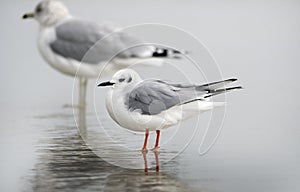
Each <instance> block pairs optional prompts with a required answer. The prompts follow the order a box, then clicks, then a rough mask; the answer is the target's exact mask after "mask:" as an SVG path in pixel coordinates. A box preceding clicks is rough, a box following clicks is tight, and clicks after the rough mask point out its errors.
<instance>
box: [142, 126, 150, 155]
mask: <svg viewBox="0 0 300 192" xmlns="http://www.w3.org/2000/svg"><path fill="white" fill-rule="evenodd" d="M148 137H149V130H148V129H146V133H145V140H144V145H143V148H142V150H141V151H142V152H145V151H147V143H148Z"/></svg>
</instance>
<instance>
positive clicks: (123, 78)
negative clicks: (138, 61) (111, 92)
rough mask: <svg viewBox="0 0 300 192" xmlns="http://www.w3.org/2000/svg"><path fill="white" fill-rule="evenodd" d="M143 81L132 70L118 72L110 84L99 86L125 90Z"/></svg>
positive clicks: (104, 83) (105, 83)
mask: <svg viewBox="0 0 300 192" xmlns="http://www.w3.org/2000/svg"><path fill="white" fill-rule="evenodd" d="M141 80H142V79H141V77H140V76H139V74H138V73H137V72H135V71H134V70H132V69H122V70H120V71H118V72H116V73H115V74H114V75H113V77H112V79H111V80H110V81H108V82H103V83H100V84H99V85H98V86H101V87H103V86H111V87H112V88H113V89H120V88H122V89H124V88H126V89H127V88H128V89H130V88H131V87H133V86H135V85H136V84H137V83H138V82H140V81H141Z"/></svg>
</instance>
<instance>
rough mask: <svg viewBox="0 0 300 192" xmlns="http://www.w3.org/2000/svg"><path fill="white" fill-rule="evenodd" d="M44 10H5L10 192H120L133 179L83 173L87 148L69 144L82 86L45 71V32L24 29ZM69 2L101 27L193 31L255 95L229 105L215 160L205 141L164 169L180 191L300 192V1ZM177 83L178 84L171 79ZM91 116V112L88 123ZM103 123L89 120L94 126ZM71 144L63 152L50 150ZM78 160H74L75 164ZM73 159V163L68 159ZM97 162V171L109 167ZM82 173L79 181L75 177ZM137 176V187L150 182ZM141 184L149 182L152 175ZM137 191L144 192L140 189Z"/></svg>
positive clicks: (5, 165)
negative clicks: (41, 38) (41, 47)
mask: <svg viewBox="0 0 300 192" xmlns="http://www.w3.org/2000/svg"><path fill="white" fill-rule="evenodd" d="M37 2H38V1H21V0H9V1H8V0H4V1H1V6H0V9H1V11H0V15H1V18H2V19H1V21H0V22H1V25H2V28H1V37H0V38H1V45H0V50H1V66H2V69H1V72H0V73H1V76H0V78H1V79H0V84H1V88H2V89H1V96H0V104H1V110H0V113H1V116H0V117H1V128H0V136H1V139H0V151H1V160H0V162H1V163H0V190H1V191H22V190H23V191H24V190H25V191H34V190H37V189H42V188H39V187H41V186H42V187H45V185H47V186H48V187H49V186H51V185H52V186H53V184H54V183H57V181H58V180H57V179H61V180H60V181H61V183H58V184H61V185H59V186H56V187H58V188H59V189H61V190H63V189H64V190H65V191H72V190H73V189H74V188H72V187H71V186H72V185H73V184H74V181H75V183H76V182H79V181H80V182H81V184H84V183H87V185H82V186H83V188H82V189H81V190H82V191H83V190H86V191H96V190H99V189H101V190H109V189H111V191H113V189H112V187H111V186H113V185H115V181H116V180H118V179H121V178H124V173H125V175H126V174H127V173H126V169H120V170H119V168H118V167H117V168H112V171H110V170H109V169H101V168H99V170H98V169H96V170H95V172H92V173H91V172H90V171H91V169H93V167H92V168H91V169H89V167H91V165H94V164H90V163H88V165H82V164H80V163H79V164H78V161H77V160H78V158H79V161H80V162H84V159H85V157H84V155H85V154H86V153H85V152H82V151H81V150H76V149H78V147H79V148H82V147H83V145H84V144H78V142H76V143H77V144H73V145H72V144H71V143H72V142H65V140H66V139H65V138H68V137H69V136H68V134H70V132H68V131H66V132H64V130H68V129H71V130H75V133H74V135H75V136H74V137H77V136H78V135H77V133H76V126H75V122H74V119H73V112H72V111H71V110H70V109H62V108H61V104H63V103H70V102H71V100H72V89H73V79H72V78H66V77H65V76H63V75H61V74H59V73H57V72H56V71H55V70H52V69H51V68H50V67H49V66H48V65H46V64H45V61H44V60H43V59H42V58H41V56H40V55H39V53H38V51H37V47H36V43H34V42H36V36H37V27H38V26H37V24H36V23H35V22H24V21H22V20H21V19H20V16H21V15H22V14H23V13H25V12H26V11H28V10H32V8H33V6H34V5H36V3H37ZM63 2H64V3H65V4H66V5H67V7H68V8H69V9H70V11H71V12H72V13H73V14H74V15H76V16H79V17H83V18H86V19H88V20H93V21H99V23H100V22H101V21H106V20H108V21H113V22H114V23H117V24H119V25H120V26H128V25H133V24H137V23H165V24H170V25H174V26H177V27H179V28H181V29H184V30H186V31H188V32H190V33H192V34H193V35H195V36H196V37H197V38H198V39H199V40H201V41H202V42H203V43H204V44H205V46H207V47H208V48H209V49H210V52H211V53H212V55H213V56H214V58H215V59H216V60H217V61H218V64H219V66H220V70H221V71H222V75H223V77H231V76H232V75H236V76H237V77H238V78H239V80H240V81H241V84H243V86H244V87H245V89H244V90H243V91H242V92H241V93H239V94H232V95H230V96H228V97H227V102H228V103H229V104H230V105H228V106H227V109H226V118H225V121H224V125H223V129H222V132H221V135H220V137H219V139H218V140H217V143H216V145H215V146H214V147H213V148H212V150H211V151H210V152H209V153H207V154H206V155H204V156H199V155H198V147H199V145H198V144H199V140H197V139H198V138H199V137H197V136H195V137H194V139H193V141H192V142H191V144H190V145H189V147H188V148H187V149H186V150H185V151H184V153H183V154H181V155H180V156H179V157H177V158H175V159H174V160H172V161H171V163H169V164H166V165H161V171H160V173H161V174H166V175H167V176H166V177H167V179H168V181H170V182H171V183H172V182H174V183H176V184H179V187H178V188H177V189H178V191H183V190H181V189H182V188H184V189H185V190H186V191H192V190H194V191H230V192H232V191H274V192H276V191H278V192H279V191H286V192H289V191H299V185H298V181H299V179H300V175H299V174H300V170H299V169H300V167H299V160H300V151H299V145H300V139H299V137H300V131H299V125H300V123H299V118H298V114H299V110H300V102H299V100H298V98H299V96H300V86H299V85H298V83H299V80H300V79H299V78H300V77H299V75H298V71H299V62H300V55H299V51H300V35H299V34H300V26H299V23H300V2H299V1H294V0H287V1H281V0H275V1H267V0H263V1H258V0H254V1H236V0H229V1H201V0H200V1H196V0H188V1H171V0H166V1H137V0H128V1H116V0H112V1H96V0H90V1H88V2H87V1H84V0H76V1H71V0H66V1H63ZM151 35H153V34H151ZM179 41H180V39H179ZM201 65H205V63H201ZM191 75H193V72H191ZM194 75H195V74H194ZM169 79H176V76H172V74H170V75H169ZM90 86H91V87H90V89H89V90H90V93H88V95H90V98H88V99H87V101H93V98H92V95H93V94H92V91H93V87H92V86H93V83H91V84H90ZM101 94H102V93H101ZM88 103H89V102H88ZM91 105H92V104H91ZM103 113H104V112H103ZM88 114H89V110H87V117H89V115H88ZM40 116H42V117H45V118H40ZM70 116H71V117H70ZM204 118H205V117H203V119H204ZM203 119H202V120H203ZM107 121H109V120H107ZM95 123H96V122H94V121H89V118H87V126H95ZM188 125H189V124H188V123H187V124H186V126H187V127H188ZM45 127H46V128H45ZM48 130H51V131H50V132H49V131H48ZM59 130H61V131H62V132H60V131H59ZM72 133H73V132H72ZM45 140H46V141H45ZM67 140H68V139H67ZM75 141H76V139H75ZM80 142H81V141H79V143H80ZM61 143H63V145H62V147H61V148H59V149H57V148H55V147H53V148H54V149H56V150H54V149H51V147H49V145H54V146H56V145H61ZM48 147H49V148H50V151H51V153H50V152H49V151H48ZM68 148H69V149H68ZM68 150H71V151H72V150H74V152H70V154H69V153H68ZM76 151H77V152H76ZM83 151H85V149H84V150H83ZM48 153H49V156H47V154H48ZM88 153H89V152H88ZM65 154H66V155H67V156H68V157H70V158H65V157H64V155H65ZM91 154H92V153H91ZM80 155H83V156H80ZM88 155H90V154H88ZM55 158H58V159H60V160H62V159H64V158H65V159H66V161H65V162H64V161H59V162H60V163H61V164H59V165H57V164H53V163H54V162H57V160H58V159H55ZM91 158H92V159H91V161H92V162H94V161H95V164H98V163H99V161H101V160H100V159H98V158H96V159H95V158H93V157H91ZM74 159H75V160H74ZM72 163H74V164H72ZM61 165H62V166H61ZM68 165H73V167H68ZM80 168H82V169H80ZM175 168H176V169H175ZM62 169H65V170H67V171H66V172H62ZM70 169H71V170H72V171H68V170H70ZM99 172H105V173H107V174H110V176H109V180H110V181H114V182H103V181H104V180H106V175H100V176H99V175H98V174H99ZM65 173H67V174H65ZM75 173H76V174H78V177H76V178H75V177H71V174H72V175H74V174H75ZM79 173H86V174H85V175H80V174H79ZM94 173H95V174H94ZM131 173H132V174H133V178H135V179H138V176H140V175H138V176H136V174H138V173H136V172H131ZM58 174H61V175H58ZM93 174H94V176H95V177H94V179H96V178H97V179H98V180H97V179H96V180H95V181H96V182H91V179H92V178H93V177H92V176H91V175H93ZM140 174H141V175H144V173H143V171H141V172H140ZM45 175H47V176H49V177H44V176H45ZM79 176H80V177H79ZM141 177H142V176H141ZM98 181H102V182H98ZM68 182H70V183H68ZM71 182H72V183H71ZM120 182H122V180H121V181H120ZM138 182H145V183H143V184H144V185H148V184H149V183H150V184H149V185H151V186H152V185H153V186H154V189H153V190H158V191H159V190H161V191H163V190H165V191H166V190H167V189H166V188H160V187H162V186H161V185H160V182H166V181H162V180H159V181H158V180H157V179H153V180H151V181H150V182H149V183H147V181H141V180H139V181H138ZM125 183H128V180H126V181H124V182H123V184H124V186H126V184H125ZM131 186H132V185H131ZM133 187H135V189H137V191H138V189H140V188H139V187H140V186H139V185H137V186H133ZM43 189H46V188H43ZM51 190H52V189H51V188H50V191H51Z"/></svg>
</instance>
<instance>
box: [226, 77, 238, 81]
mask: <svg viewBox="0 0 300 192" xmlns="http://www.w3.org/2000/svg"><path fill="white" fill-rule="evenodd" d="M237 80H238V79H237V78H235V77H232V78H229V79H227V81H231V82H233V81H237Z"/></svg>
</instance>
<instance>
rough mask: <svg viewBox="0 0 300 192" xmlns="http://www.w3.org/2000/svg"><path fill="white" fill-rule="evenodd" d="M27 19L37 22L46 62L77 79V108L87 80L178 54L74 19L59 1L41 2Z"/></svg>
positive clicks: (115, 31)
mask: <svg viewBox="0 0 300 192" xmlns="http://www.w3.org/2000/svg"><path fill="white" fill-rule="evenodd" d="M28 18H34V19H35V20H36V21H37V22H38V23H39V27H40V29H39V34H38V49H39V51H40V53H41V55H42V57H43V58H44V59H45V60H46V62H47V63H48V64H49V65H50V66H52V67H53V68H55V69H56V70H58V71H60V72H62V73H64V74H66V75H70V76H77V77H79V85H80V86H79V87H80V89H79V92H80V93H79V106H81V105H85V94H86V86H87V78H96V77H98V75H99V74H101V76H102V77H103V76H108V75H112V74H114V73H115V72H116V71H118V70H120V69H122V68H127V67H128V66H130V65H133V64H136V63H142V64H148V65H160V64H162V63H163V60H162V58H165V57H174V58H176V57H177V56H176V55H178V54H180V53H179V52H178V51H176V50H172V49H167V48H163V47H156V46H153V45H145V44H144V42H143V41H141V40H139V39H137V38H135V37H133V36H130V35H128V34H126V33H124V32H121V31H118V30H117V28H114V27H111V26H108V25H98V24H96V23H93V22H88V21H84V20H81V19H77V18H74V17H72V16H71V15H70V13H69V11H68V9H67V8H66V7H65V6H64V5H63V4H62V3H61V2H59V1H54V0H46V1H42V2H40V3H39V4H38V5H37V6H36V8H35V10H34V12H33V13H27V14H24V15H23V19H28ZM143 44H144V45H143ZM138 45H143V46H138ZM129 48H130V49H129ZM108 61H109V65H107V66H105V64H107V62H108Z"/></svg>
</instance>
